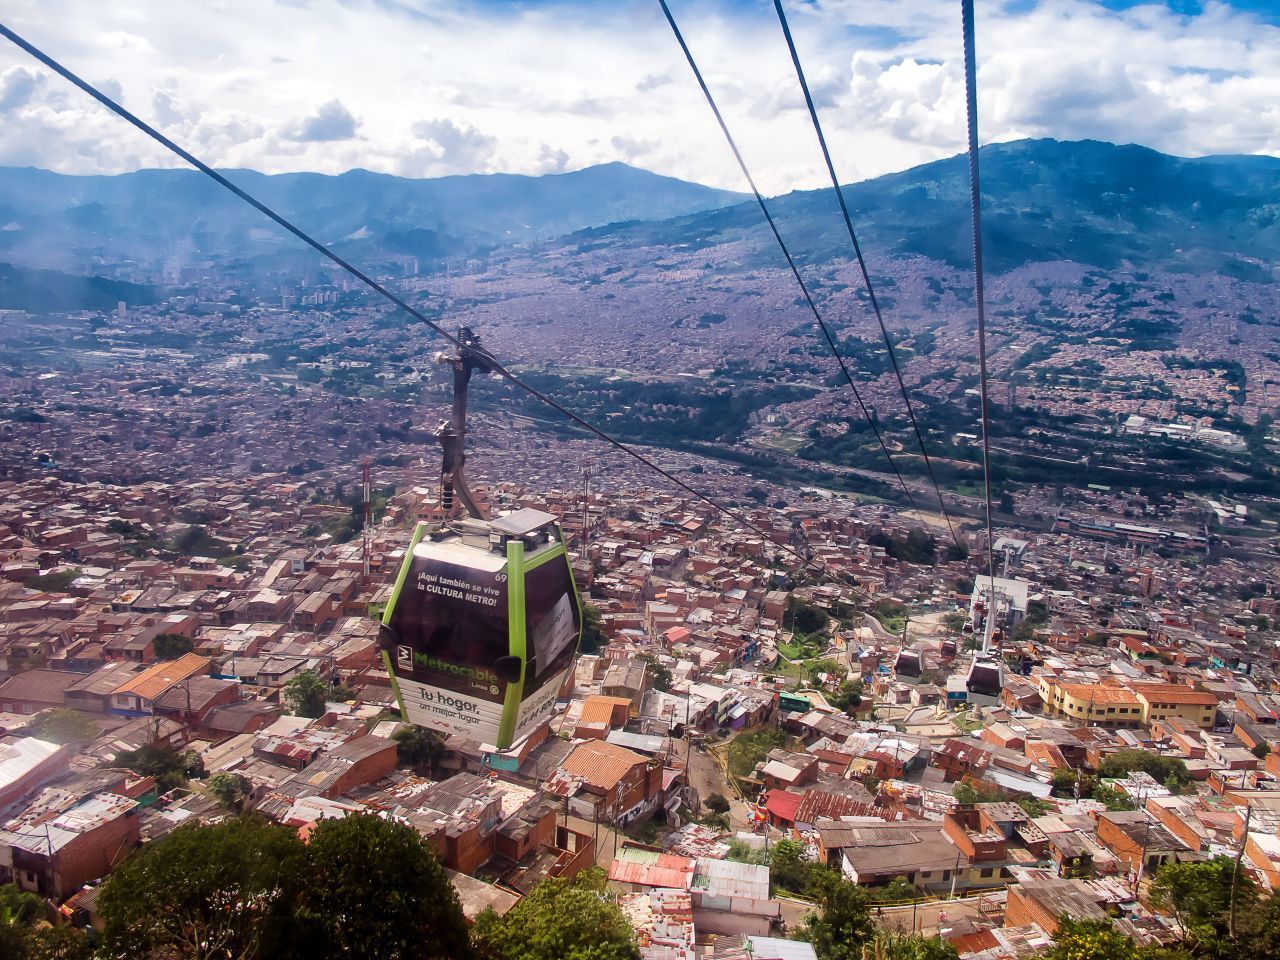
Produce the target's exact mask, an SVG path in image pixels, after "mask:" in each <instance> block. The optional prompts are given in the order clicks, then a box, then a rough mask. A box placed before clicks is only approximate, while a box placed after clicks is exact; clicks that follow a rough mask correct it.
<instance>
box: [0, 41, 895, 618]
mask: <svg viewBox="0 0 1280 960" xmlns="http://www.w3.org/2000/svg"><path fill="white" fill-rule="evenodd" d="M0 36H3V37H5V38H6V39H8V40H9V41H10V42H12V43H13V44H15V45H16V46H18V47H20V48H21V49H22V50H24V51H26V52H27V53H28V54H30V55H31V56H32V57H34V58H35V59H36V60H39V61H40V62H41V63H42V64H44V65H45V66H46V67H48V68H49V69H50V70H52V71H53V72H54V73H56V74H58V75H59V76H60V77H62V78H63V79H65V80H67V81H68V82H70V83H71V84H73V85H75V86H76V87H79V88H80V89H81V90H82V91H84V92H85V93H87V94H88V95H89V96H91V97H93V99H95V100H97V101H98V102H99V103H100V104H102V105H103V106H104V107H106V108H107V109H108V110H110V111H111V112H112V113H114V114H115V115H116V116H118V117H120V118H121V119H123V120H126V121H128V122H129V123H130V124H131V125H132V126H134V127H136V128H137V129H138V130H140V131H142V132H143V133H145V134H146V135H147V136H149V137H150V138H151V139H153V140H155V141H156V142H157V143H159V144H160V145H161V146H163V147H165V148H166V149H167V150H169V151H170V152H171V153H174V154H176V155H177V156H179V157H181V158H182V159H183V160H185V161H186V162H187V163H189V164H191V165H192V166H193V167H195V168H196V169H197V170H199V171H200V172H201V173H203V174H204V175H205V176H207V177H209V178H210V179H212V180H214V181H215V182H216V183H218V184H219V185H220V186H222V187H225V188H226V189H227V190H229V191H230V192H231V193H233V194H234V195H235V196H237V197H238V198H239V199H241V200H243V201H244V202H245V203H247V204H249V205H250V206H251V207H253V208H254V209H255V210H257V211H258V212H259V213H261V214H263V215H264V216H266V217H268V218H270V219H271V220H273V221H275V222H276V223H277V224H279V225H280V226H281V227H283V228H284V229H285V230H287V231H289V233H291V234H293V235H294V236H295V237H297V238H298V239H299V240H301V241H302V242H303V243H305V244H307V245H308V246H309V247H311V248H312V249H314V250H316V251H318V252H319V253H321V254H323V255H324V256H325V257H327V258H328V259H329V260H332V261H333V262H334V263H335V264H337V265H338V266H339V267H341V268H342V269H343V270H345V271H347V272H348V273H349V274H351V275H352V276H353V277H355V278H356V279H357V280H359V281H360V282H361V283H363V284H364V285H365V286H367V287H369V289H371V290H373V291H374V292H375V293H377V294H379V295H380V296H382V297H384V298H385V299H387V300H388V301H390V302H391V303H393V304H395V305H396V306H397V307H399V308H400V309H401V310H403V311H404V312H405V313H407V314H409V316H411V317H413V318H414V319H415V320H418V321H420V322H421V323H423V324H425V325H426V326H427V328H428V329H430V330H431V331H432V332H433V333H435V334H437V335H438V336H440V337H443V338H444V339H445V340H448V341H449V342H450V343H452V344H453V345H454V346H455V347H458V348H459V349H461V348H462V347H463V346H464V344H463V342H462V340H461V339H460V338H459V337H457V336H455V335H454V334H451V333H449V332H448V331H447V330H445V329H444V328H443V327H441V326H440V325H439V324H437V323H436V322H435V321H433V320H431V319H430V318H429V317H427V316H425V315H423V314H422V313H421V312H420V311H419V310H417V309H415V308H414V307H412V306H410V305H409V304H408V303H407V302H406V301H405V300H403V299H402V298H401V297H399V296H397V295H396V294H394V293H392V292H391V291H390V290H388V289H387V288H386V287H385V286H383V285H382V284H381V283H379V282H378V281H376V280H374V279H373V278H372V277H370V276H369V275H368V274H366V273H365V272H364V271H362V270H360V269H359V268H358V267H356V266H354V265H353V264H351V263H349V262H348V261H347V260H345V259H344V258H343V257H341V256H339V255H338V254H336V253H334V252H333V251H332V250H330V249H329V248H328V247H326V246H325V245H324V244H322V243H321V242H320V241H318V240H316V239H315V238H313V237H312V236H311V235H310V234H308V233H306V232H305V231H304V230H302V229H301V228H300V227H297V226H295V225H294V224H293V223H292V222H290V221H289V220H287V219H285V218H284V217H283V216H282V215H280V214H279V213H277V212H276V211H274V210H272V209H271V208H270V207H268V206H267V205H266V204H264V203H262V202H261V201H260V200H258V199H256V198H255V197H253V196H252V195H251V194H249V193H247V192H246V191H244V190H242V189H241V188H240V187H238V186H236V185H235V184H234V183H232V182H231V181H230V180H228V179H227V178H226V177H224V176H223V175H222V174H220V173H218V171H216V170H214V169H213V168H212V167H210V166H209V165H208V164H207V163H205V162H204V161H202V160H200V159H199V158H197V157H196V156H195V155H193V154H192V153H190V152H188V151H187V150H185V149H183V148H182V147H180V146H178V144H176V143H174V142H173V141H172V140H170V139H169V138H168V137H166V136H165V135H164V134H162V133H161V132H160V131H159V130H157V129H155V128H154V127H152V126H151V125H150V124H148V123H147V122H146V121H145V120H142V119H141V118H139V117H137V116H136V115H134V114H133V113H131V112H130V111H128V110H126V109H125V108H124V107H123V106H122V105H120V104H119V103H117V102H116V101H115V100H113V99H112V98H111V97H109V96H107V95H106V94H105V93H103V92H102V91H101V90H99V89H98V88H97V87H95V86H93V85H92V84H91V83H89V82H88V81H86V80H83V79H81V77H79V76H78V75H77V74H75V73H73V72H72V71H71V70H70V69H68V68H67V67H65V66H63V65H62V64H61V63H59V62H58V61H57V60H55V59H54V58H53V57H51V56H49V55H48V54H47V53H45V52H44V51H43V50H41V49H40V48H38V47H36V46H35V45H34V44H32V43H30V42H29V41H27V40H26V39H24V38H23V37H21V36H19V35H18V34H16V33H14V32H13V31H12V30H10V29H9V28H8V27H7V26H5V25H4V24H3V23H0ZM487 359H490V360H491V365H492V367H493V372H494V373H497V374H498V375H499V376H501V377H502V378H503V379H504V380H506V381H507V382H508V383H510V384H512V385H513V386H516V387H519V388H520V389H521V390H524V391H525V392H526V393H528V394H529V395H530V396H532V397H534V398H535V399H537V400H539V401H541V402H542V403H544V404H546V405H547V406H549V407H551V408H552V409H553V410H555V411H556V412H557V413H559V414H560V415H561V416H563V417H565V418H566V419H568V420H570V421H571V422H573V423H574V424H576V425H578V426H579V427H582V428H583V429H584V430H586V431H588V432H589V433H591V434H592V435H594V436H595V437H597V438H599V439H601V440H603V441H605V443H607V444H609V445H610V446H611V447H613V448H614V449H616V450H620V451H621V452H622V453H625V454H626V455H627V456H629V457H631V458H632V459H634V460H636V461H637V462H639V463H641V464H643V465H644V466H646V467H648V468H649V469H650V470H652V471H653V472H655V473H657V474H658V475H659V476H661V477H663V478H664V479H666V480H667V481H668V482H669V483H671V484H672V485H674V486H676V487H679V488H680V489H681V490H684V491H685V492H686V493H689V494H690V495H692V496H693V497H695V498H696V499H698V500H700V501H701V502H703V503H705V504H707V505H708V506H710V507H712V508H713V509H715V510H716V511H718V512H719V513H721V514H722V515H724V516H726V517H728V518H730V519H731V520H733V521H735V522H736V523H738V524H740V525H741V526H743V527H745V528H747V529H748V530H750V531H752V532H753V533H756V534H758V535H759V536H761V537H763V538H764V539H765V540H767V541H769V542H770V543H772V544H773V545H774V546H776V547H778V548H779V549H780V550H782V551H783V552H784V553H787V554H790V555H791V556H793V557H795V558H796V559H798V560H799V561H800V563H801V565H802V568H810V567H812V568H815V569H816V570H818V571H820V572H821V573H823V574H824V575H825V576H828V577H831V579H833V580H836V581H838V582H842V583H844V585H845V586H847V587H849V588H851V589H852V590H853V591H854V592H855V593H856V594H860V595H861V596H862V598H863V599H865V600H867V601H871V600H872V597H871V595H870V594H869V593H867V592H866V591H865V590H863V589H862V588H861V587H859V586H857V584H856V583H851V582H849V580H846V579H843V578H842V577H841V576H840V575H838V574H835V573H832V572H831V571H829V570H827V568H826V565H825V564H822V563H820V562H818V561H814V560H810V559H808V558H806V557H804V556H803V555H802V554H801V553H800V552H799V551H798V550H796V549H795V548H794V547H791V546H790V545H788V544H784V543H781V542H779V541H778V540H777V539H775V538H774V537H772V536H770V534H769V533H768V532H767V531H766V530H765V529H764V528H763V527H761V526H760V525H759V524H757V523H754V522H753V521H751V520H749V519H747V518H746V517H745V516H744V515H743V514H742V513H740V512H739V511H737V510H734V509H733V508H732V507H729V506H726V505H725V504H723V503H721V502H720V501H718V500H717V499H715V498H714V497H712V496H710V495H709V494H705V493H703V492H702V491H700V490H698V489H697V488H695V487H693V486H692V485H690V484H688V483H686V482H685V481H683V480H681V479H680V478H679V477H677V476H675V475H674V474H672V473H671V472H670V471H668V470H666V469H664V468H663V467H661V466H659V465H658V464H657V463H655V462H654V461H653V460H651V459H650V458H649V457H647V456H645V455H644V454H643V453H641V452H639V451H638V450H634V449H632V448H631V447H630V446H628V445H627V444H625V443H623V442H622V441H621V440H618V439H616V438H614V437H612V436H610V435H609V434H607V433H605V432H604V431H603V430H601V429H600V428H599V427H597V426H595V425H593V424H592V423H590V422H589V421H587V420H584V419H583V418H582V417H580V416H579V415H578V414H576V413H574V412H573V411H572V410H569V409H568V408H566V407H564V406H563V405H562V404H560V403H559V402H558V401H557V400H555V399H554V398H552V397H551V396H549V395H547V394H546V393H543V392H542V391H541V390H539V389H538V388H536V387H534V386H532V385H531V384H529V383H526V382H525V381H524V380H522V379H520V377H518V376H517V375H516V374H514V373H512V372H511V371H510V370H508V369H507V368H506V367H505V366H503V365H502V364H501V363H500V362H498V361H497V360H496V359H492V358H491V357H490V358H487Z"/></svg>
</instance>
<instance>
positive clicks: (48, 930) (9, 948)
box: [0, 921, 93, 960]
mask: <svg viewBox="0 0 1280 960" xmlns="http://www.w3.org/2000/svg"><path fill="white" fill-rule="evenodd" d="M92 956H93V945H92V943H91V942H90V941H89V938H88V937H87V936H85V934H84V932H83V931H81V930H78V929H76V928H75V927H65V926H57V927H54V926H50V925H49V924H48V923H46V922H44V921H39V922H36V923H32V924H21V923H15V924H5V923H0V957H3V958H4V960H90V958H91V957H92Z"/></svg>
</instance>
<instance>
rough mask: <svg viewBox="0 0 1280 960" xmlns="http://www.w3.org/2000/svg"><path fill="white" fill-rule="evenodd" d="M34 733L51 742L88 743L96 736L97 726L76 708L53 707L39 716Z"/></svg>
mask: <svg viewBox="0 0 1280 960" xmlns="http://www.w3.org/2000/svg"><path fill="white" fill-rule="evenodd" d="M35 735H36V736H37V737H39V738H40V739H41V740H48V741H50V742H52V743H61V744H69V743H77V744H78V743H89V742H90V741H92V740H93V739H94V738H95V737H97V735H98V728H97V726H96V725H95V724H94V723H93V721H92V720H90V719H89V718H88V717H86V716H85V715H84V714H83V713H81V712H80V711H78V710H70V709H68V708H66V707H55V708H54V709H52V710H47V711H45V713H44V714H43V715H42V716H41V717H40V722H39V723H37V724H36V732H35Z"/></svg>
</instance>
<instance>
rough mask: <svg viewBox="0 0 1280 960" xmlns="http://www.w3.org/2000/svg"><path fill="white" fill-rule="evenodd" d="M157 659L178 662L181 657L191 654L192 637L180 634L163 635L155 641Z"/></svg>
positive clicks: (158, 636)
mask: <svg viewBox="0 0 1280 960" xmlns="http://www.w3.org/2000/svg"><path fill="white" fill-rule="evenodd" d="M155 647H156V657H157V658H159V659H161V660H177V659H178V658H179V657H180V656H182V655H183V654H186V653H190V652H191V648H192V643H191V638H190V637H184V636H183V635H182V634H180V633H161V634H158V635H157V636H156V639H155Z"/></svg>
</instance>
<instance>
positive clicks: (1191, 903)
mask: <svg viewBox="0 0 1280 960" xmlns="http://www.w3.org/2000/svg"><path fill="white" fill-rule="evenodd" d="M1235 867H1236V865H1235V861H1233V860H1232V859H1231V858H1229V857H1215V858H1214V859H1213V860H1206V861H1203V862H1200V863H1193V862H1187V863H1169V864H1165V865H1164V866H1162V867H1160V869H1159V870H1157V871H1156V875H1155V879H1154V880H1152V881H1151V904H1152V906H1154V907H1156V908H1157V909H1159V910H1168V911H1169V912H1170V913H1172V914H1173V917H1174V919H1175V920H1177V921H1178V925H1179V926H1180V927H1181V928H1182V930H1183V934H1184V936H1185V937H1186V939H1187V941H1188V942H1189V943H1191V944H1193V945H1196V946H1198V947H1200V948H1201V949H1207V950H1212V948H1213V947H1214V945H1215V944H1217V943H1218V942H1219V941H1221V940H1223V939H1225V938H1226V937H1227V935H1228V929H1227V927H1228V916H1229V913H1230V910H1231V881H1232V878H1233V877H1235V882H1236V913H1237V916H1246V915H1248V914H1249V913H1250V912H1251V911H1252V910H1253V908H1254V906H1255V904H1256V903H1257V900H1258V890H1257V887H1256V886H1255V885H1254V883H1253V881H1252V880H1251V879H1249V877H1248V875H1246V874H1245V873H1244V871H1241V872H1240V874H1239V876H1236V868H1235Z"/></svg>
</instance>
